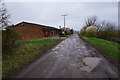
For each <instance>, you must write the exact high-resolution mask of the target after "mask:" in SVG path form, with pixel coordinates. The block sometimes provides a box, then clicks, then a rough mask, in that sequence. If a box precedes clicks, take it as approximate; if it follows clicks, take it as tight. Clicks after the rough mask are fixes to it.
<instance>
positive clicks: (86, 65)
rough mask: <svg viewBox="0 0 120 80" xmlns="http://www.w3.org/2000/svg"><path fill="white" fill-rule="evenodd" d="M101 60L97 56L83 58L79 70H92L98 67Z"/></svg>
mask: <svg viewBox="0 0 120 80" xmlns="http://www.w3.org/2000/svg"><path fill="white" fill-rule="evenodd" d="M100 62H101V59H100V58H95V57H86V58H84V59H83V62H82V63H80V64H79V70H82V71H86V72H91V71H92V70H93V69H94V68H96V67H97V66H98V65H99V63H100Z"/></svg>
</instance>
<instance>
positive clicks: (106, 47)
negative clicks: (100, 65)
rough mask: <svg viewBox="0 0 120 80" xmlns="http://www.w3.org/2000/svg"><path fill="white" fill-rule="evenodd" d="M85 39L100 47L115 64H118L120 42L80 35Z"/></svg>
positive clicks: (103, 53)
mask: <svg viewBox="0 0 120 80" xmlns="http://www.w3.org/2000/svg"><path fill="white" fill-rule="evenodd" d="M79 36H80V37H81V38H82V39H83V40H85V41H86V42H88V43H89V44H91V45H92V46H94V47H95V48H96V49H98V50H99V51H100V52H101V53H102V55H104V56H105V57H107V58H109V59H110V60H111V61H113V62H114V63H115V64H117V65H119V64H118V59H120V44H118V43H116V42H112V41H107V40H104V39H100V38H94V37H84V36H81V35H79Z"/></svg>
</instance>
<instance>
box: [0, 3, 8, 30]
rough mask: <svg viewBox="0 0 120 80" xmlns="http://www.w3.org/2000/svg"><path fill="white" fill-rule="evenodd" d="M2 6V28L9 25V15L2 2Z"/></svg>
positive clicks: (0, 27) (0, 13)
mask: <svg viewBox="0 0 120 80" xmlns="http://www.w3.org/2000/svg"><path fill="white" fill-rule="evenodd" d="M1 4H2V7H1V8H0V24H1V26H0V29H1V30H3V29H5V28H6V27H7V26H8V25H9V23H10V22H9V18H10V15H9V14H8V12H7V9H6V6H5V4H4V3H1Z"/></svg>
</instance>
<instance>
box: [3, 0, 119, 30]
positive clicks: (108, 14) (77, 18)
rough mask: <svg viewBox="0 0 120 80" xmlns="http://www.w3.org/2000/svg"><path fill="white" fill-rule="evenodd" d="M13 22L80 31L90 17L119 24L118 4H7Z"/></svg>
mask: <svg viewBox="0 0 120 80" xmlns="http://www.w3.org/2000/svg"><path fill="white" fill-rule="evenodd" d="M5 4H6V6H7V8H8V10H9V13H11V19H10V20H11V22H12V23H13V24H16V23H18V22H20V21H23V20H24V21H29V22H34V23H38V24H44V25H49V26H53V27H57V28H58V27H59V26H63V16H61V15H62V14H68V15H67V16H66V26H68V27H70V28H73V29H75V30H80V29H81V28H82V27H83V26H84V21H85V19H86V18H87V17H88V16H92V15H96V16H98V18H99V19H100V20H111V21H113V22H115V23H116V24H117V17H118V16H117V14H118V11H117V10H118V9H117V8H118V5H117V2H19V3H18V2H6V3H5Z"/></svg>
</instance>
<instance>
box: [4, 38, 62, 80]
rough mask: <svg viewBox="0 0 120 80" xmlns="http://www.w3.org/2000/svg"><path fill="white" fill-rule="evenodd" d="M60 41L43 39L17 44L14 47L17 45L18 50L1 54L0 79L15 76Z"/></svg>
mask: <svg viewBox="0 0 120 80" xmlns="http://www.w3.org/2000/svg"><path fill="white" fill-rule="evenodd" d="M60 41H61V40H60V39H43V40H31V41H22V42H21V41H20V42H18V43H17V44H16V45H17V46H18V45H19V48H14V50H13V51H12V52H11V53H9V54H7V55H5V54H4V53H3V58H2V59H3V60H2V77H3V78H7V77H10V76H13V75H15V73H16V72H17V71H18V70H20V69H21V68H23V67H25V66H26V65H28V64H30V63H31V62H32V61H34V60H35V59H37V58H38V57H40V56H41V55H42V54H44V53H45V52H47V51H48V50H49V49H50V48H52V47H53V46H55V45H56V44H58V43H59V42H60Z"/></svg>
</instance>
